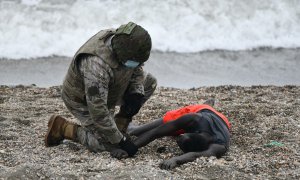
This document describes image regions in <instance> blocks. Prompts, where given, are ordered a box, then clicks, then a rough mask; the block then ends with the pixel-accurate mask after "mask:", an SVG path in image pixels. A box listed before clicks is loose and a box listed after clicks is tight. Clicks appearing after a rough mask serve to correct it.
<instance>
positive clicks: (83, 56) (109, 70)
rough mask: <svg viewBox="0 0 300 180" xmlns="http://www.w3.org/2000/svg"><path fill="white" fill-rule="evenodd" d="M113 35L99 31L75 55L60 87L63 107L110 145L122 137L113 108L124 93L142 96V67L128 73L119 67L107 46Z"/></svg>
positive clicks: (111, 31) (125, 69) (128, 70)
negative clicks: (75, 112) (73, 111)
mask: <svg viewBox="0 0 300 180" xmlns="http://www.w3.org/2000/svg"><path fill="white" fill-rule="evenodd" d="M114 33H115V31H114V30H103V31H100V32H98V33H97V34H96V35H94V36H93V37H92V38H91V39H89V40H88V41H87V42H86V43H85V44H84V45H83V46H82V47H81V48H80V49H79V50H78V51H77V53H76V54H75V56H74V58H73V60H72V62H71V65H70V67H69V70H68V73H67V75H66V77H65V80H64V82H63V87H62V91H63V99H64V102H65V104H66V106H67V107H69V109H74V110H76V111H78V112H82V114H83V116H88V117H91V118H90V120H82V119H84V118H82V119H79V120H80V121H81V123H82V124H83V125H90V124H94V125H95V126H97V131H98V132H100V133H101V134H102V135H104V136H105V137H106V138H107V140H108V141H110V142H111V143H112V144H115V143H118V142H119V141H120V140H121V138H122V137H123V135H122V133H121V132H120V131H119V130H118V129H117V127H116V124H115V121H114V119H113V112H114V108H115V106H116V105H117V104H120V102H121V100H122V97H123V95H124V93H125V91H127V93H129V94H130V93H140V94H143V95H144V87H143V80H144V71H143V69H142V67H141V66H139V67H137V68H135V69H130V68H126V67H124V66H122V65H120V64H119V63H118V61H117V60H116V59H115V58H114V56H113V54H112V51H111V49H110V48H109V46H108V45H107V43H106V40H107V39H108V38H109V37H111V36H112V35H113V34H114ZM73 114H74V113H73ZM77 114H78V113H77ZM83 121H84V122H83Z"/></svg>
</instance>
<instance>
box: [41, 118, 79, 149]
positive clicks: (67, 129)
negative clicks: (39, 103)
mask: <svg viewBox="0 0 300 180" xmlns="http://www.w3.org/2000/svg"><path fill="white" fill-rule="evenodd" d="M77 128H78V125H76V124H73V123H70V122H68V121H67V120H66V119H65V118H63V117H61V116H59V115H52V116H51V117H50V119H49V122H48V131H47V134H46V136H45V146H46V147H51V146H57V145H59V144H60V142H61V141H62V140H64V139H70V140H73V141H75V140H76V133H77Z"/></svg>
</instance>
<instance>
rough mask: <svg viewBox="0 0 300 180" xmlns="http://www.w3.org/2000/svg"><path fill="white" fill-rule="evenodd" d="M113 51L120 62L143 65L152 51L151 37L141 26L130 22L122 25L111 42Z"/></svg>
mask: <svg viewBox="0 0 300 180" xmlns="http://www.w3.org/2000/svg"><path fill="white" fill-rule="evenodd" d="M111 44H112V49H113V52H114V54H115V55H116V58H117V59H118V61H119V62H126V61H127V60H132V61H136V62H139V63H143V62H145V61H147V60H148V58H149V56H150V51H151V46H152V43H151V37H150V35H149V34H148V32H147V31H146V30H145V29H144V28H143V27H141V26H139V25H137V24H135V23H133V22H129V23H127V24H124V25H121V26H120V27H119V28H118V29H117V30H116V34H115V35H114V37H113V38H112V40H111Z"/></svg>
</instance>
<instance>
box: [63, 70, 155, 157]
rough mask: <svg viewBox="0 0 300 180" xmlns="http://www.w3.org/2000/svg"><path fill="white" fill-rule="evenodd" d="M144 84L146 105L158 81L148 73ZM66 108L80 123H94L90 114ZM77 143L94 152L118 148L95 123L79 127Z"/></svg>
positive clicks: (112, 111)
mask: <svg viewBox="0 0 300 180" xmlns="http://www.w3.org/2000/svg"><path fill="white" fill-rule="evenodd" d="M143 84H144V92H145V96H144V97H143V100H142V102H143V104H144V103H145V102H146V101H147V100H148V99H149V98H150V97H151V95H152V94H153V92H154V91H155V89H156V86H157V81H156V78H155V77H154V76H152V75H151V74H150V73H147V75H146V76H145V80H144V83H143ZM62 96H64V94H62ZM63 99H64V98H63ZM65 104H66V103H65ZM120 105H121V104H120ZM66 106H67V108H68V110H69V111H70V112H71V113H72V114H73V115H74V116H75V117H76V118H77V119H78V120H79V121H80V122H94V121H92V119H91V117H90V116H89V115H88V114H82V113H83V112H82V111H78V110H76V109H74V108H72V107H70V106H68V105H67V104H66ZM111 113H114V109H112V110H111ZM76 141H77V142H79V143H80V144H82V145H84V146H86V147H87V148H88V149H89V150H90V151H92V152H101V151H110V150H111V149H113V148H115V147H116V146H117V145H113V144H111V143H109V141H108V140H107V138H106V136H105V135H104V134H102V133H101V132H99V131H98V130H97V128H96V126H95V125H94V124H93V123H92V124H88V125H81V126H79V128H78V129H77V139H76Z"/></svg>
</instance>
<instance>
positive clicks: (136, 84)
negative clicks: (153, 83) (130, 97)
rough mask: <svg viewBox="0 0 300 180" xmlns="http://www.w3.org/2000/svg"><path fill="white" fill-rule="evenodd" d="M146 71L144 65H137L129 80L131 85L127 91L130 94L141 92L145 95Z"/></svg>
mask: <svg viewBox="0 0 300 180" xmlns="http://www.w3.org/2000/svg"><path fill="white" fill-rule="evenodd" d="M144 76H145V73H144V70H143V67H142V66H139V67H137V68H136V69H135V70H134V72H133V74H132V77H131V80H130V82H129V87H128V90H127V92H128V93H129V94H141V95H145V92H144V79H145V77H144Z"/></svg>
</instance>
